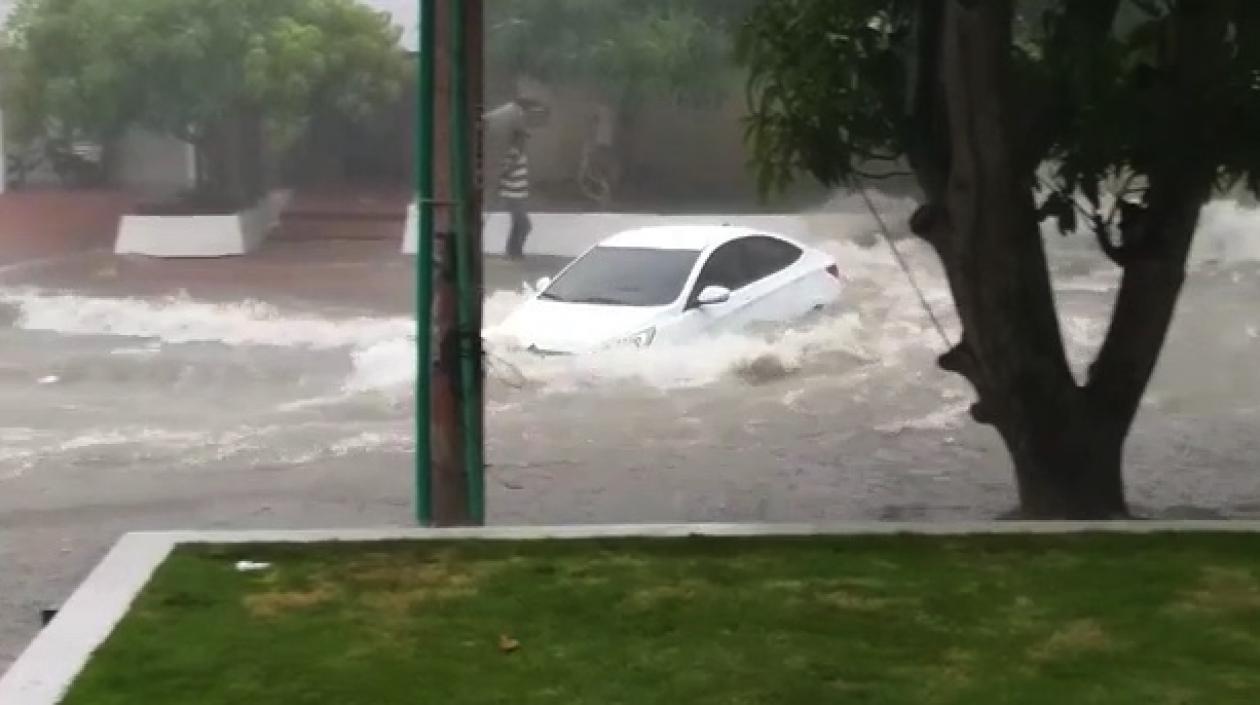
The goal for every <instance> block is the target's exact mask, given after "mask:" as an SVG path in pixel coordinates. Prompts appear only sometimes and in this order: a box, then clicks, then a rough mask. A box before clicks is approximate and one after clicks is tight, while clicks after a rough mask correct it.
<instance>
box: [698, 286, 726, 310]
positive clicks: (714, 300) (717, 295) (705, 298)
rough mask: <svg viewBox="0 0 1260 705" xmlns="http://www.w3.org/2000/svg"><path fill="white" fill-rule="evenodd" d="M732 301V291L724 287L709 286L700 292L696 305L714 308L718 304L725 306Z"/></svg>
mask: <svg viewBox="0 0 1260 705" xmlns="http://www.w3.org/2000/svg"><path fill="white" fill-rule="evenodd" d="M730 300H731V290H730V289H727V288H726V287H724V286H716V285H709V286H706V287H704V289H702V290H701V291H700V296H699V297H697V298H696V303H697V304H700V305H701V306H713V305H716V304H724V303H726V302H727V301H730Z"/></svg>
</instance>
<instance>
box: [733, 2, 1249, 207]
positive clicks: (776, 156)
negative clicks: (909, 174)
mask: <svg viewBox="0 0 1260 705" xmlns="http://www.w3.org/2000/svg"><path fill="white" fill-rule="evenodd" d="M1106 5H1107V2H1105V0H1086V1H1082V0H1037V1H1036V2H1033V1H1031V0H1028V1H1026V2H1022V3H1018V4H1017V7H1016V10H1017V11H1016V23H1015V27H1014V37H1013V41H1012V46H1011V52H1012V56H1013V61H1012V64H1011V67H1012V71H1013V73H1014V75H1013V76H1012V78H1011V82H1010V91H1011V100H1010V102H1011V104H1012V105H1014V106H1016V107H1017V109H1018V110H1019V111H1020V114H1018V115H1016V116H1014V117H1015V119H1017V120H1018V121H1019V123H1018V124H1017V125H1015V126H1014V129H1013V130H1012V131H1013V132H1014V133H1015V134H1016V135H1018V139H1019V140H1020V145H1019V148H1020V149H1024V150H1026V151H1027V152H1028V155H1027V156H1028V165H1027V166H1028V172H1029V176H1030V177H1031V176H1032V173H1033V172H1034V171H1035V170H1036V169H1038V168H1039V167H1042V166H1043V165H1044V166H1045V168H1046V173H1047V174H1048V177H1047V178H1048V180H1049V181H1050V182H1051V185H1052V186H1053V187H1054V189H1055V190H1057V191H1059V192H1060V193H1075V192H1078V191H1079V192H1080V193H1082V194H1083V195H1084V196H1085V197H1086V199H1087V200H1088V201H1089V202H1090V206H1091V208H1092V210H1093V215H1095V216H1097V215H1098V214H1099V213H1100V212H1101V211H1100V207H1101V205H1102V204H1101V200H1102V199H1101V197H1100V191H1101V190H1102V189H1103V188H1104V187H1105V185H1106V184H1108V183H1115V182H1119V183H1121V184H1127V185H1128V187H1129V188H1130V189H1131V190H1132V193H1136V194H1139V195H1140V194H1142V193H1143V189H1142V186H1141V184H1142V183H1144V181H1145V180H1146V179H1147V178H1148V177H1150V176H1151V175H1152V174H1155V173H1157V172H1158V173H1168V172H1170V171H1173V170H1176V169H1183V168H1184V169H1194V168H1199V169H1207V170H1209V171H1210V172H1211V173H1216V174H1217V175H1218V176H1219V177H1220V179H1221V180H1222V181H1230V180H1236V179H1246V180H1248V182H1249V185H1251V186H1253V187H1254V186H1255V174H1256V170H1257V168H1258V167H1260V132H1257V130H1256V125H1258V124H1260V3H1256V2H1254V1H1251V0H1222V1H1221V2H1219V3H1213V4H1210V5H1209V4H1208V3H1181V5H1185V8H1186V9H1185V10H1184V11H1183V15H1184V16H1181V17H1180V19H1179V16H1178V15H1177V13H1176V12H1177V9H1178V8H1179V7H1180V5H1179V4H1178V3H1177V2H1174V1H1173V0H1120V2H1119V3H1118V5H1119V7H1118V8H1117V9H1116V12H1114V13H1112V12H1107V11H1105V10H1102V9H1100V8H1104V7H1105V6H1106ZM921 7H924V5H920V4H919V3H915V2H910V1H908V0H776V1H774V2H769V1H767V2H763V3H762V4H761V5H760V6H759V7H758V8H757V9H756V10H755V11H754V14H753V16H752V18H751V21H750V22H749V24H748V25H747V27H746V28H745V30H744V32H743V34H742V36H741V40H740V57H741V59H742V60H743V61H744V62H745V63H746V64H747V65H748V66H749V68H750V71H751V80H750V84H749V96H750V105H751V117H750V121H749V126H748V138H749V140H750V143H751V145H752V147H753V149H754V154H755V161H756V164H757V166H758V169H759V175H760V177H761V182H762V185H763V187H764V188H766V189H775V188H777V187H781V186H782V185H784V184H785V183H787V182H788V181H790V180H791V179H792V178H794V177H795V176H796V175H797V174H799V173H800V172H802V171H804V172H808V173H810V174H812V175H813V176H815V177H817V178H818V179H820V180H822V181H823V182H825V183H828V184H837V183H842V182H847V181H850V180H852V179H853V178H854V177H856V176H860V172H859V171H858V168H859V167H858V165H859V164H861V163H863V162H865V161H869V160H870V159H877V158H893V159H896V158H902V157H910V158H911V160H912V161H913V159H914V157H915V156H916V155H917V154H921V153H922V152H923V150H924V149H930V148H931V144H930V143H931V141H932V140H933V138H934V135H933V134H932V132H931V130H932V126H931V125H927V124H924V123H922V122H916V121H915V120H914V119H913V118H914V115H913V107H914V103H915V101H914V96H913V95H912V86H913V85H914V78H915V66H916V58H917V57H918V49H919V47H918V44H917V35H916V33H915V22H916V19H917V18H918V12H919V8H921ZM1212 8H1215V9H1212ZM1196 11H1198V12H1204V11H1218V12H1223V13H1225V15H1226V17H1227V19H1226V22H1227V28H1228V29H1227V32H1226V36H1225V41H1224V43H1223V44H1222V45H1221V46H1220V50H1219V52H1217V53H1215V54H1214V55H1211V56H1204V57H1199V58H1196V62H1197V63H1198V64H1199V66H1200V67H1201V76H1200V79H1201V80H1198V82H1197V83H1196V86H1197V95H1196V96H1195V100H1192V101H1184V100H1174V99H1173V98H1172V97H1171V96H1172V93H1171V88H1170V86H1171V84H1172V81H1171V80H1170V71H1172V70H1174V69H1173V68H1172V67H1174V66H1178V65H1184V64H1185V62H1184V61H1182V62H1180V63H1179V62H1178V61H1177V58H1178V57H1177V54H1176V52H1177V46H1178V43H1179V41H1180V40H1181V39H1182V36H1181V35H1182V33H1183V32H1185V31H1188V30H1187V29H1186V24H1185V22H1184V21H1185V19H1186V17H1188V16H1190V15H1188V14H1185V13H1191V12H1196ZM1139 197H1140V196H1139ZM1069 210H1070V209H1069ZM1063 211H1064V209H1062V208H1057V209H1056V212H1059V213H1062V212H1063ZM1068 220H1070V218H1068V217H1066V216H1065V218H1064V219H1063V222H1064V224H1065V225H1066V224H1068V223H1067V221H1068Z"/></svg>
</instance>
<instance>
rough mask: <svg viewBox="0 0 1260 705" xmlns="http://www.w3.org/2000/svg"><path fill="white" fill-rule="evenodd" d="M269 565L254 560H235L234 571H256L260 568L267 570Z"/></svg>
mask: <svg viewBox="0 0 1260 705" xmlns="http://www.w3.org/2000/svg"><path fill="white" fill-rule="evenodd" d="M270 567H271V564H270V563H256V562H254V561H237V562H236V572H238V573H257V572H258V571H260V570H267V569H268V568H270Z"/></svg>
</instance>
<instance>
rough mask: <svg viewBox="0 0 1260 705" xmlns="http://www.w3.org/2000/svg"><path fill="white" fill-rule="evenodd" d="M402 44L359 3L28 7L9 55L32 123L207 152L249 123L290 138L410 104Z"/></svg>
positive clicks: (210, 1)
mask: <svg viewBox="0 0 1260 705" xmlns="http://www.w3.org/2000/svg"><path fill="white" fill-rule="evenodd" d="M398 35H399V30H397V29H396V28H394V27H393V26H391V24H390V22H389V20H388V19H387V18H386V17H385V16H383V15H379V14H377V13H374V12H372V11H371V10H369V9H367V8H365V7H363V6H362V5H360V4H359V3H357V2H355V0H25V1H24V2H23V3H22V4H21V5H20V6H19V7H18V9H17V11H16V14H15V15H14V17H13V20H12V22H11V28H10V30H9V33H8V37H7V41H6V44H7V46H8V49H9V52H10V54H11V55H12V63H11V66H10V68H9V73H10V75H11V76H12V80H13V81H14V82H15V83H14V86H13V87H12V88H11V95H12V96H13V98H14V104H15V105H16V106H17V107H18V110H19V111H20V112H23V113H25V114H27V116H28V117H27V119H28V120H30V121H32V122H51V123H52V124H55V125H57V126H58V127H59V128H60V129H62V130H66V131H71V132H74V133H76V134H81V135H84V136H88V137H92V138H96V139H104V138H107V137H109V136H111V135H113V134H116V133H118V132H119V131H120V130H122V129H124V128H126V127H128V126H131V125H142V126H145V127H148V128H152V129H155V130H159V131H161V132H164V133H167V134H171V135H173V136H177V137H180V138H182V139H186V140H190V141H193V142H199V141H202V140H204V139H206V137H207V134H208V133H209V131H210V130H212V129H213V127H214V126H215V125H216V124H218V123H220V122H221V121H223V120H224V119H226V118H228V117H229V116H230V115H232V114H239V113H242V112H245V113H250V114H256V115H261V116H263V117H264V118H266V119H267V120H268V122H269V123H270V124H271V125H272V126H273V127H276V128H277V129H278V130H281V131H283V130H286V129H287V130H290V131H291V130H293V129H295V128H297V127H300V125H301V123H302V121H303V120H305V119H306V118H307V117H308V116H309V115H310V114H311V112H312V111H313V110H314V109H315V107H316V106H319V107H320V108H331V109H333V110H336V111H339V112H341V113H344V114H345V115H347V116H350V117H353V118H361V117H363V116H365V115H368V114H370V113H371V112H372V111H373V110H375V109H376V108H377V107H378V106H380V105H381V104H383V103H385V102H387V101H390V100H393V99H395V98H396V97H397V96H398V95H399V94H400V91H401V90H402V87H403V81H404V80H405V77H406V75H407V61H406V58H405V57H404V56H403V55H402V54H401V52H400V51H399V50H398V48H397V42H398Z"/></svg>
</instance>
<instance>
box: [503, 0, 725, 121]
mask: <svg viewBox="0 0 1260 705" xmlns="http://www.w3.org/2000/svg"><path fill="white" fill-rule="evenodd" d="M747 4H748V2H747V0H725V1H723V2H713V1H712V0H699V1H698V2H689V3H676V2H668V1H667V0H516V1H515V2H510V3H509V2H492V3H487V7H486V10H487V12H488V13H489V21H488V26H489V31H488V33H487V36H486V48H487V54H488V59H489V65H490V69H489V72H490V73H491V75H500V76H511V77H520V76H528V77H530V78H534V79H538V80H543V81H550V82H553V83H561V84H566V85H570V86H578V87H581V88H583V89H586V90H589V91H591V92H593V93H595V94H596V95H599V96H601V97H602V98H603V99H604V100H607V101H609V102H610V103H613V104H616V105H619V106H622V107H632V106H633V104H635V103H637V102H639V101H642V100H644V99H645V98H647V97H665V98H668V99H670V100H671V101H673V102H675V103H679V104H689V105H710V104H713V103H714V102H716V101H718V100H721V99H722V98H723V96H724V94H725V89H726V87H727V85H726V81H724V80H723V76H722V74H723V73H724V72H726V71H728V70H729V64H730V62H729V58H730V54H731V40H730V33H729V32H728V26H729V24H730V23H732V22H734V21H735V19H736V18H738V17H739V16H741V13H742V11H743V9H744V7H745V6H746V5H747Z"/></svg>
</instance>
